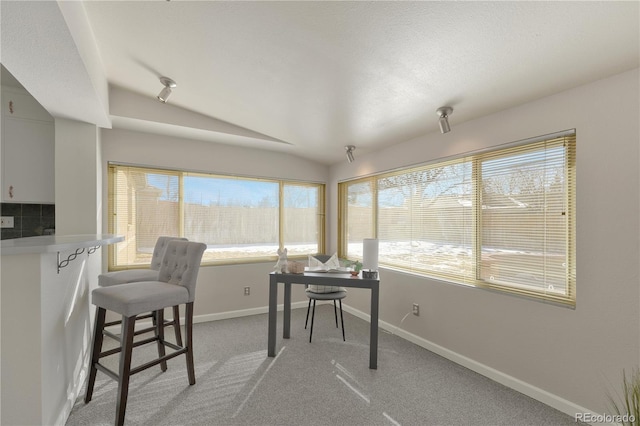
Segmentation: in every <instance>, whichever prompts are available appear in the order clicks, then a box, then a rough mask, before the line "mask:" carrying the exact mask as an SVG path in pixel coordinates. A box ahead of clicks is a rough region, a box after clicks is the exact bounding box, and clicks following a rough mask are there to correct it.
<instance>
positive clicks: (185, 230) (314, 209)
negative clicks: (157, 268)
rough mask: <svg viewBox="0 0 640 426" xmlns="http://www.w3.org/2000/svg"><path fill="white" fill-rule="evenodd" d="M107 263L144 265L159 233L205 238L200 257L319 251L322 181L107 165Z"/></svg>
mask: <svg viewBox="0 0 640 426" xmlns="http://www.w3.org/2000/svg"><path fill="white" fill-rule="evenodd" d="M109 217H110V221H109V232H111V233H114V234H120V235H124V236H125V237H126V238H125V241H123V242H121V243H118V244H115V245H113V246H112V249H111V252H110V257H109V266H110V269H123V268H127V267H140V266H141V265H145V264H148V263H149V262H150V259H151V254H152V251H153V247H154V245H155V242H156V240H157V238H158V237H159V236H162V235H174V236H183V237H186V238H188V239H189V240H191V241H200V242H204V243H206V244H207V250H206V252H205V255H204V257H203V263H205V264H206V263H234V262H251V261H267V260H271V259H273V258H274V257H275V255H276V251H277V249H278V247H280V246H281V245H282V246H284V247H287V249H288V252H289V255H290V256H296V255H300V256H303V255H307V254H315V253H319V252H323V251H324V185H323V184H316V183H302V182H288V181H281V180H269V179H256V178H248V177H237V176H221V175H213V174H204V173H192V172H183V171H175V170H162V169H151V168H143V167H132V166H125V165H117V164H110V165H109Z"/></svg>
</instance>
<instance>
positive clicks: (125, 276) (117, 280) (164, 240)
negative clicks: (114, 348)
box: [98, 237, 188, 345]
mask: <svg viewBox="0 0 640 426" xmlns="http://www.w3.org/2000/svg"><path fill="white" fill-rule="evenodd" d="M173 240H179V241H188V240H187V239H186V238H180V237H158V239H157V241H156V245H155V247H154V248H153V254H152V255H151V264H150V265H149V269H127V270H124V271H113V272H106V273H104V274H100V275H99V276H98V286H99V287H111V286H112V285H120V284H128V283H134V282H141V281H157V280H158V272H159V271H160V263H161V262H162V258H163V257H164V253H165V251H166V249H167V245H168V244H169V241H173ZM146 318H152V319H153V320H154V321H155V319H154V317H153V315H151V314H148V315H142V316H139V317H138V319H146ZM118 324H120V321H111V322H108V323H106V324H105V327H110V326H113V325H118ZM154 325H155V324H154ZM164 326H165V327H169V326H173V329H174V333H175V336H176V343H177V344H178V345H182V334H181V332H180V309H179V307H178V306H174V307H173V319H172V320H171V321H165V322H164ZM153 330H154V328H153V327H149V328H145V329H142V330H138V331H137V332H136V334H144V333H148V332H150V331H153ZM107 335H109V337H112V338H115V339H116V340H117V339H118V338H117V337H114V336H112V335H110V333H108V334H107Z"/></svg>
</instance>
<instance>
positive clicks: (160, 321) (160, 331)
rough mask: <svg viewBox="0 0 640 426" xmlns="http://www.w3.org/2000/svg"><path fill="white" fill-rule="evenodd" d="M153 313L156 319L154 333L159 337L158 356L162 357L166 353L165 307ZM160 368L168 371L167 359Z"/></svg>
mask: <svg viewBox="0 0 640 426" xmlns="http://www.w3.org/2000/svg"><path fill="white" fill-rule="evenodd" d="M153 315H154V318H155V319H156V324H155V331H154V334H155V335H156V337H157V338H158V341H157V345H158V358H162V357H163V356H165V355H166V351H165V348H164V309H160V310H158V311H155V312H154V313H153ZM160 369H162V371H167V361H162V362H161V363H160Z"/></svg>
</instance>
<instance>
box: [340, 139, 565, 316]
mask: <svg viewBox="0 0 640 426" xmlns="http://www.w3.org/2000/svg"><path fill="white" fill-rule="evenodd" d="M339 185H340V189H339V190H340V196H339V203H340V206H339V211H340V218H339V232H340V235H339V244H340V254H341V256H344V257H349V258H361V257H362V240H363V239H364V238H370V237H377V238H378V239H379V241H380V254H379V263H380V265H383V266H386V267H389V268H394V269H398V270H403V271H406V272H410V273H414V274H417V275H422V276H428V277H433V278H437V279H442V280H446V281H451V282H455V283H460V284H466V285H472V286H476V287H482V288H489V289H494V290H499V291H505V292H509V293H514V294H520V295H525V296H529V297H533V298H538V299H543V300H547V301H552V302H557V303H560V304H566V305H570V306H574V305H575V134H574V132H570V133H566V134H561V135H554V136H553V137H546V138H539V139H537V140H534V141H527V142H526V143H519V144H513V145H510V146H509V147H508V148H502V149H499V150H493V151H486V152H481V153H474V154H470V155H467V156H464V157H460V158H455V159H449V160H447V161H441V162H436V163H430V164H425V165H422V166H418V167H411V168H408V169H403V170H396V171H393V172H388V173H382V174H379V175H375V176H370V177H367V178H363V179H358V180H354V181H349V182H343V183H340V184H339Z"/></svg>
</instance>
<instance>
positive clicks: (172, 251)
mask: <svg viewBox="0 0 640 426" xmlns="http://www.w3.org/2000/svg"><path fill="white" fill-rule="evenodd" d="M206 249H207V245H206V244H203V243H195V242H189V241H179V240H172V241H169V244H168V245H167V250H166V251H165V254H164V257H163V259H162V264H161V265H160V273H159V276H158V280H159V281H163V282H166V283H169V284H175V285H180V286H183V287H186V288H187V290H188V291H189V302H193V301H194V300H195V295H196V280H197V278H198V272H199V271H200V261H201V260H202V254H203V253H204V251H205V250H206Z"/></svg>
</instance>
